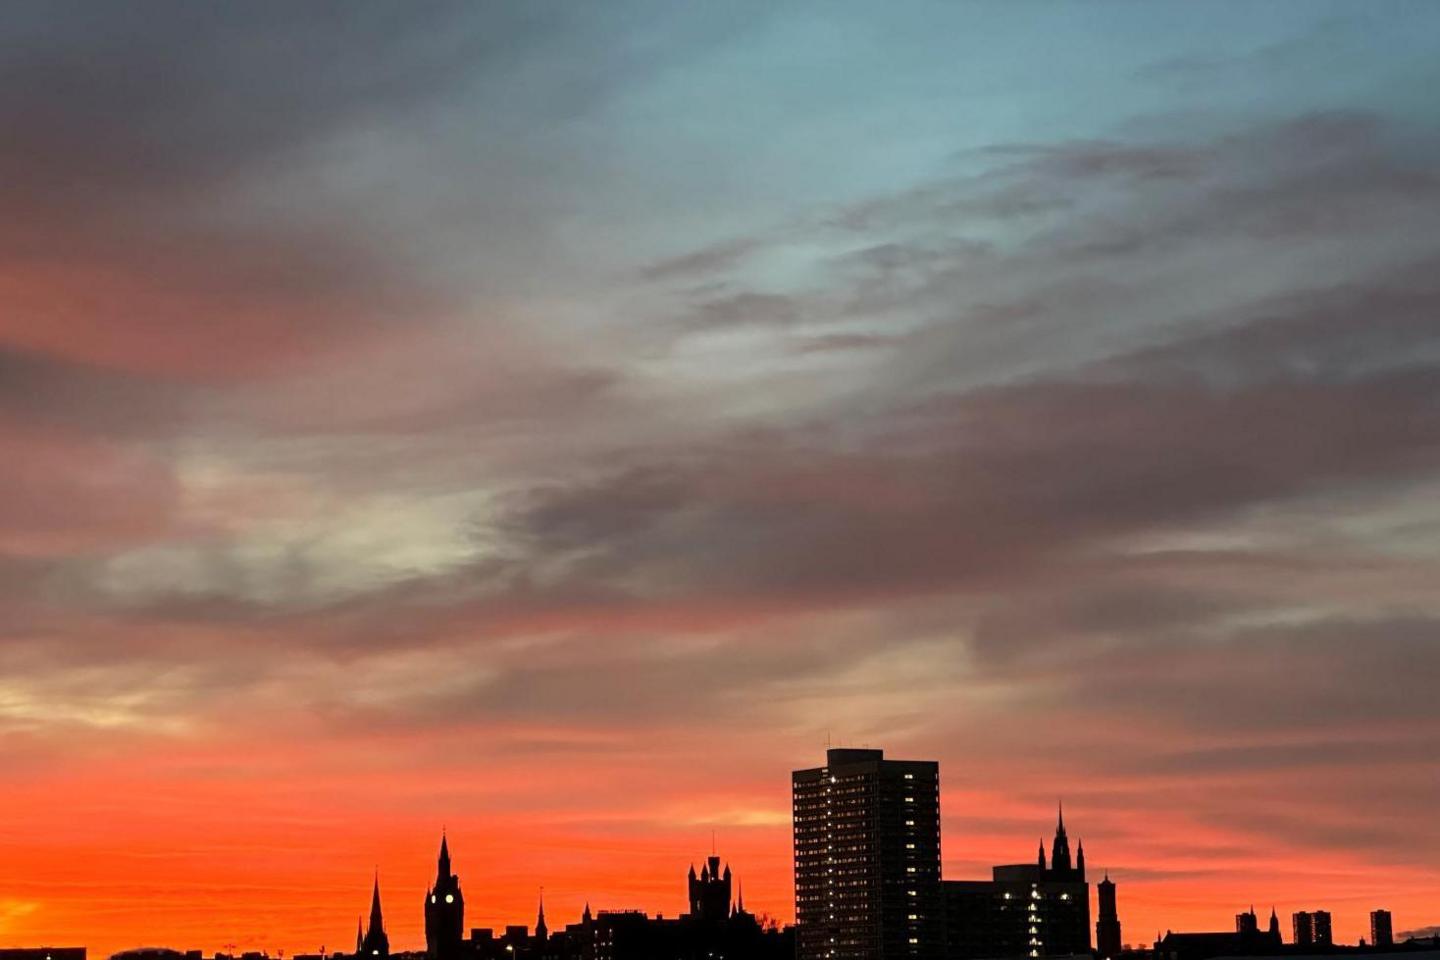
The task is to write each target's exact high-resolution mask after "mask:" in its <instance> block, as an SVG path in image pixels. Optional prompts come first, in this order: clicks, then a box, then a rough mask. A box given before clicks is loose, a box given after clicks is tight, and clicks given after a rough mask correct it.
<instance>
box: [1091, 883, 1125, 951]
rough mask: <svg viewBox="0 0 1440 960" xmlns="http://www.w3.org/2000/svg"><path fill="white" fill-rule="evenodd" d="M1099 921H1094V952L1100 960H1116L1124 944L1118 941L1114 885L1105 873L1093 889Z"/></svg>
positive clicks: (1118, 919)
mask: <svg viewBox="0 0 1440 960" xmlns="http://www.w3.org/2000/svg"><path fill="white" fill-rule="evenodd" d="M1095 893H1096V899H1097V900H1098V906H1099V909H1098V910H1097V911H1096V912H1097V913H1099V915H1100V916H1099V919H1097V920H1096V921H1095V951H1096V953H1098V954H1099V956H1100V960H1117V958H1118V957H1119V956H1120V951H1121V950H1123V949H1124V944H1123V943H1121V940H1120V915H1119V913H1118V912H1116V909H1115V883H1114V881H1112V880H1111V879H1110V875H1109V874H1108V873H1107V874H1106V875H1105V879H1104V880H1101V881H1100V883H1099V884H1097V885H1096V887H1095Z"/></svg>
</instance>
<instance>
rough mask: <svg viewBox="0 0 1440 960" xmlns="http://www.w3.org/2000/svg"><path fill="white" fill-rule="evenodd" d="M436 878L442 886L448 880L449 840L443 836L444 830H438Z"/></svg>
mask: <svg viewBox="0 0 1440 960" xmlns="http://www.w3.org/2000/svg"><path fill="white" fill-rule="evenodd" d="M438 866H439V871H438V876H439V878H440V883H441V884H443V883H444V882H445V881H446V880H449V879H450V838H449V837H447V836H446V835H445V828H444V827H441V828H440V862H439V865H438Z"/></svg>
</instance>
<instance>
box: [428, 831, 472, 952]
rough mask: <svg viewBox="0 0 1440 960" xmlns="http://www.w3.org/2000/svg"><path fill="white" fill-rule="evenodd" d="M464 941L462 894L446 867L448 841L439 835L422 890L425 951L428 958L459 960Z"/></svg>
mask: <svg viewBox="0 0 1440 960" xmlns="http://www.w3.org/2000/svg"><path fill="white" fill-rule="evenodd" d="M464 944H465V897H464V896H463V895H462V894H461V893H460V878H459V877H457V876H456V875H455V874H454V873H452V872H451V870H450V844H449V840H448V838H446V837H445V836H444V835H443V834H442V835H441V837H440V862H439V865H438V869H437V870H436V873H435V883H434V885H433V886H432V887H431V888H430V889H429V890H427V891H426V892H425V953H426V955H427V956H428V957H429V958H430V960H460V955H461V951H462V950H463V949H464Z"/></svg>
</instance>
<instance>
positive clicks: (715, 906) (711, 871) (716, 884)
mask: <svg viewBox="0 0 1440 960" xmlns="http://www.w3.org/2000/svg"><path fill="white" fill-rule="evenodd" d="M730 883H731V880H730V865H729V864H728V863H727V864H726V865H725V871H724V873H723V875H722V873H721V871H720V858H719V857H717V856H715V855H714V854H712V855H711V856H710V858H709V859H708V860H707V861H706V862H705V864H704V865H703V866H702V867H701V868H700V875H699V876H696V875H695V865H694V864H691V865H690V877H689V887H690V915H691V916H692V917H696V918H697V919H700V920H706V921H720V920H724V919H726V918H727V917H729V916H730V902H731V901H730Z"/></svg>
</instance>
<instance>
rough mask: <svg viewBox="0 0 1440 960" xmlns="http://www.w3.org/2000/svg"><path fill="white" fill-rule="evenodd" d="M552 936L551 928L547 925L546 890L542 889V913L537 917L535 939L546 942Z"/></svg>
mask: <svg viewBox="0 0 1440 960" xmlns="http://www.w3.org/2000/svg"><path fill="white" fill-rule="evenodd" d="M549 934H550V928H549V927H548V926H546V925H545V888H544V887H541V888H540V912H539V914H538V915H537V916H536V917H535V938H536V939H537V940H544V939H546V938H547V937H548V936H549Z"/></svg>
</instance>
